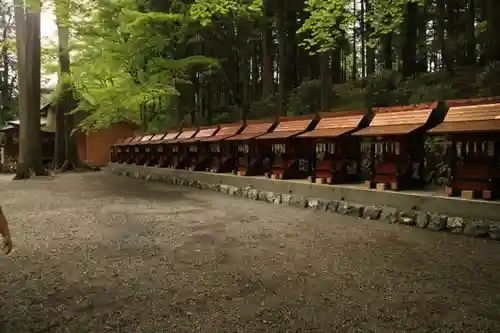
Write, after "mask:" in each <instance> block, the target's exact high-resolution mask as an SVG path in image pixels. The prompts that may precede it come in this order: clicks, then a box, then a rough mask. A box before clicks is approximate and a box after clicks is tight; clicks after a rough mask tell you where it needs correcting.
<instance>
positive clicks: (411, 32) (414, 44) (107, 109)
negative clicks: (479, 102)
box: [47, 0, 500, 131]
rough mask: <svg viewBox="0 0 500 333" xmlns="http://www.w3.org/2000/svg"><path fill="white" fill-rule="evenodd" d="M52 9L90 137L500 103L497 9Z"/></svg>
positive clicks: (213, 3)
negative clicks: (438, 104)
mask: <svg viewBox="0 0 500 333" xmlns="http://www.w3.org/2000/svg"><path fill="white" fill-rule="evenodd" d="M61 1H64V2H65V3H66V6H62V7H61V6H59V8H66V11H67V12H66V13H61V9H58V10H59V13H58V16H59V17H63V18H64V21H65V24H67V25H68V27H69V28H70V31H71V36H70V44H69V45H70V49H71V54H72V63H71V71H70V73H69V74H68V75H66V76H63V77H64V78H65V79H64V80H66V81H67V82H68V83H71V85H72V86H73V93H74V94H75V97H76V98H77V100H78V101H79V107H78V110H79V111H81V112H84V113H85V114H86V118H85V120H84V121H83V122H81V123H80V126H81V127H82V128H85V129H93V128H102V127H107V126H109V124H111V123H114V122H119V121H134V122H137V123H139V124H141V125H142V126H143V128H144V129H147V130H153V131H158V130H164V129H166V128H167V127H170V126H177V125H178V124H180V123H182V122H187V123H196V124H210V123H214V122H220V121H231V120H237V119H240V118H260V117H263V116H270V115H279V114H303V113H310V112H315V111H318V110H319V109H321V108H323V109H328V110H341V109H343V110H346V109H353V108H360V107H364V106H367V105H379V106H386V105H394V104H405V103H414V102H420V101H429V100H432V99H437V98H453V97H457V98H458V97H472V96H478V95H493V94H499V93H500V89H499V84H498V83H497V81H498V80H496V79H494V78H496V76H497V73H498V71H499V69H500V65H499V62H500V42H499V41H498V39H497V38H496V34H497V33H499V32H500V23H499V22H500V18H497V16H499V15H500V4H499V2H498V1H494V0H482V1H479V0H459V1H456V0H321V1H320V0H254V1H252V0H198V1H189V0H169V1H165V0H90V1H83V0H61ZM56 10H57V6H56ZM47 68H50V65H48V66H47Z"/></svg>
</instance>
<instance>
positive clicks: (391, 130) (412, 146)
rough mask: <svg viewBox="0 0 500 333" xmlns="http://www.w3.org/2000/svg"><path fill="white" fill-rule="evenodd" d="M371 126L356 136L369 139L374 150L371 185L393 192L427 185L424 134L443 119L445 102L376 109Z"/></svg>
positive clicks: (369, 183)
mask: <svg viewBox="0 0 500 333" xmlns="http://www.w3.org/2000/svg"><path fill="white" fill-rule="evenodd" d="M373 111H374V113H375V116H374V118H373V120H372V122H371V123H370V125H369V126H368V127H366V128H364V129H362V130H360V131H357V132H354V133H353V135H354V136H359V137H361V138H365V139H368V140H369V141H368V144H369V147H370V151H371V156H370V160H371V170H370V173H371V176H370V179H369V180H368V181H367V184H368V186H369V187H376V188H377V189H380V190H382V189H384V190H386V189H391V190H394V191H399V190H404V189H410V188H421V187H423V186H424V185H425V179H424V161H425V135H426V132H427V130H429V129H430V128H432V127H434V126H436V125H437V124H439V123H440V122H442V120H443V119H444V116H445V114H446V108H445V107H444V104H443V103H432V104H419V105H412V106H400V107H389V108H377V109H374V110H373Z"/></svg>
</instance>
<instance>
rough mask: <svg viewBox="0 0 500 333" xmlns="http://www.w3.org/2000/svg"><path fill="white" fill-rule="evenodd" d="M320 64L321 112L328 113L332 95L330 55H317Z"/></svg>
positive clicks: (324, 53) (327, 53)
mask: <svg viewBox="0 0 500 333" xmlns="http://www.w3.org/2000/svg"><path fill="white" fill-rule="evenodd" d="M319 57H320V63H321V110H322V111H328V109H329V108H330V98H331V95H332V80H331V77H330V54H329V52H323V53H321V54H320V55H319Z"/></svg>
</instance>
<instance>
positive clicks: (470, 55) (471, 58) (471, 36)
mask: <svg viewBox="0 0 500 333" xmlns="http://www.w3.org/2000/svg"><path fill="white" fill-rule="evenodd" d="M466 24H467V27H466V33H467V36H466V40H467V42H466V43H467V45H466V49H467V64H468V65H470V66H472V65H475V64H476V27H475V24H476V4H475V1H474V0H468V6H467V23H466ZM498 32H500V31H498ZM498 32H497V33H498ZM497 38H498V37H497Z"/></svg>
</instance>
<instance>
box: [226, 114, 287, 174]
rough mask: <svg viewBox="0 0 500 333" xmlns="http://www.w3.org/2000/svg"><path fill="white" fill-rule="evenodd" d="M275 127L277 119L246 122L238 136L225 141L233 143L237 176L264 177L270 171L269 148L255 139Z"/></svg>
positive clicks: (270, 153) (270, 154)
mask: <svg viewBox="0 0 500 333" xmlns="http://www.w3.org/2000/svg"><path fill="white" fill-rule="evenodd" d="M277 125H278V121H277V119H273V120H258V121H247V122H246V127H245V128H244V129H243V131H242V132H241V133H240V134H238V135H235V136H231V137H229V138H227V139H225V141H231V142H234V143H235V146H236V164H237V165H236V167H237V170H236V171H237V172H238V174H239V175H241V176H255V175H264V174H265V173H266V172H269V171H270V170H271V165H270V161H271V157H272V152H271V147H269V146H268V145H266V144H265V142H262V141H257V140H255V138H257V137H259V136H261V135H264V134H266V133H269V132H271V131H272V130H274V128H275V127H276V126H277Z"/></svg>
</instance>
